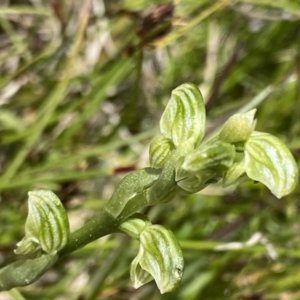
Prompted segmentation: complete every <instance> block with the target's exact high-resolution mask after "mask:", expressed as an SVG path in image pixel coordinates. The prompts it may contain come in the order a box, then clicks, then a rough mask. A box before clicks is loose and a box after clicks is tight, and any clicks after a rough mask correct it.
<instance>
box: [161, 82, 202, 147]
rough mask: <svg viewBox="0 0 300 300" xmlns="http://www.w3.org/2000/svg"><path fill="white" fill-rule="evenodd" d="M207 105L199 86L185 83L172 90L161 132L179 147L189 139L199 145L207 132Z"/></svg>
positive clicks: (163, 117) (162, 118)
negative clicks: (205, 105)
mask: <svg viewBox="0 0 300 300" xmlns="http://www.w3.org/2000/svg"><path fill="white" fill-rule="evenodd" d="M205 122H206V116H205V107H204V101H203V98H202V95H201V93H200V91H199V89H198V87H197V86H196V85H194V84H191V83H184V84H182V85H180V86H179V87H177V88H176V89H175V90H173V91H172V95H171V99H170V101H169V102H168V104H167V107H166V109H165V111H164V113H163V115H162V117H161V120H160V130H161V133H162V134H163V135H164V136H165V137H166V138H168V139H170V140H172V142H173V143H174V145H175V146H176V147H178V146H179V145H181V144H184V143H185V142H187V141H188V140H191V141H192V144H193V146H194V147H196V146H197V145H199V143H200V142H201V140H202V138H203V136H204V133H205Z"/></svg>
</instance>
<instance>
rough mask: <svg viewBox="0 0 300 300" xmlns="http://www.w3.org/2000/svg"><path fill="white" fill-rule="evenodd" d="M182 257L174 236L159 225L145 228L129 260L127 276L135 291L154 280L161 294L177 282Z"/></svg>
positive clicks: (181, 268) (177, 283) (169, 290)
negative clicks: (130, 260)
mask: <svg viewBox="0 0 300 300" xmlns="http://www.w3.org/2000/svg"><path fill="white" fill-rule="evenodd" d="M183 264H184V263H183V257H182V252H181V249H180V246H179V244H178V241H177V239H176V237H175V236H174V234H173V233H172V232H171V231H170V230H167V229H166V228H164V227H162V226H160V225H152V226H148V227H146V228H145V229H144V230H143V231H142V233H141V234H140V248H139V253H138V255H137V256H136V258H135V259H134V260H133V262H132V264H131V269H130V277H131V280H132V282H133V286H134V287H135V288H139V287H140V286H142V285H144V284H146V283H147V282H149V281H151V280H152V279H154V280H155V282H156V284H157V286H158V288H159V290H160V292H161V294H164V293H167V292H171V291H173V290H175V289H176V288H177V286H178V285H179V284H180V282H181V278H182V274H183Z"/></svg>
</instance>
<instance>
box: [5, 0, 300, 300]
mask: <svg viewBox="0 0 300 300" xmlns="http://www.w3.org/2000/svg"><path fill="white" fill-rule="evenodd" d="M0 4H1V5H0V172H1V176H0V177H1V178H0V196H1V198H0V266H4V265H6V264H8V263H9V262H12V261H14V260H15V259H16V256H15V255H14V253H13V249H14V248H15V247H16V243H17V242H18V241H19V240H21V238H22V237H23V234H24V222H25V219H26V215H27V192H28V191H30V190H34V189H38V188H46V189H50V190H52V191H54V192H55V193H56V194H57V195H58V196H59V197H60V199H61V201H62V202H63V204H64V205H65V207H66V209H67V211H68V214H69V218H70V224H71V228H72V230H74V229H76V228H78V227H80V226H81V225H82V224H83V223H84V222H86V221H87V220H89V219H91V218H92V217H93V216H95V215H97V210H99V209H100V208H101V207H102V206H103V205H104V204H105V203H106V201H108V199H109V197H110V196H111V194H112V193H113V191H114V189H115V188H116V186H117V185H118V183H119V182H120V180H121V178H122V177H124V176H125V175H126V174H127V173H128V172H130V171H133V170H135V169H137V168H142V167H145V166H148V165H149V163H148V145H149V142H150V141H151V139H152V138H153V137H154V136H155V135H156V134H157V133H158V123H159V119H160V116H161V114H162V112H163V110H164V107H165V105H166V103H167V101H168V99H169V97H170V93H171V91H172V89H174V88H175V87H177V86H178V85H180V84H182V83H184V82H193V83H195V84H197V85H198V86H199V88H200V90H201V92H202V94H203V96H204V99H205V102H206V108H207V114H208V117H207V118H208V122H207V138H209V137H211V136H212V135H213V134H214V133H216V132H217V130H218V129H219V128H220V126H221V125H222V123H223V122H224V121H225V120H226V119H227V118H228V117H229V116H231V115H232V114H234V113H237V112H241V111H248V110H250V109H252V108H254V107H257V108H258V111H257V115H256V116H257V119H258V122H257V126H256V129H257V130H258V131H263V132H268V133H271V134H273V135H276V136H277V137H279V138H280V139H281V140H282V141H284V142H285V143H286V145H287V146H288V147H289V148H290V149H291V151H292V153H293V154H294V156H295V158H296V160H297V162H298V165H299V158H300V2H299V1H298V0H277V1H273V0H220V1H212V0H177V1H174V2H168V1H159V0H157V1H146V0H123V1H122V0H115V1H109V0H86V1H78V0H73V1H71V0H49V1H46V0H11V1H10V0H1V1H0ZM299 194H300V191H299V188H297V189H296V191H295V192H294V193H293V194H291V195H290V196H288V197H285V198H284V199H280V200H278V199H276V198H275V197H274V196H273V195H272V194H271V193H270V192H269V191H268V190H267V189H266V188H265V187H264V186H263V185H261V184H259V183H258V184H254V183H253V182H251V181H247V182H244V183H242V184H240V185H238V186H236V187H230V188H227V189H223V188H222V187H221V186H220V185H215V186H211V187H209V188H206V189H205V190H203V191H202V192H201V193H197V194H195V195H191V196H188V197H187V196H183V195H178V196H177V197H176V198H175V199H174V200H173V201H171V202H170V203H167V204H161V205H157V206H155V207H151V208H148V209H147V211H146V213H147V215H148V216H149V217H150V219H151V220H152V222H153V223H157V224H161V225H164V226H166V227H167V228H170V229H171V230H172V231H173V232H174V233H175V235H176V236H177V237H178V239H179V240H180V243H181V245H182V249H183V253H184V258H185V265H186V267H185V273H184V277H183V281H182V284H181V286H180V287H179V288H178V290H177V291H175V292H173V293H171V294H166V295H163V296H161V295H160V294H159V291H158V289H157V288H156V285H155V283H149V284H147V285H145V286H144V287H142V288H140V289H138V290H135V289H134V288H132V287H131V283H130V277H129V267H130V263H131V261H132V260H133V258H134V257H135V256H136V254H137V252H138V243H137V242H136V241H132V240H130V239H128V238H126V237H124V236H122V235H117V234H115V235H112V236H108V237H104V238H102V239H100V240H97V241H95V242H93V243H91V244H89V245H87V246H86V247H84V248H83V249H81V250H78V251H76V252H74V253H72V254H70V255H68V256H66V257H64V258H63V259H61V260H59V261H58V262H57V263H56V264H55V266H54V267H53V268H52V269H51V270H50V271H49V272H47V273H46V274H45V275H44V276H43V277H42V278H41V279H40V280H38V281H37V282H36V283H34V284H32V285H30V286H28V287H25V288H20V289H19V292H20V294H19V295H17V296H15V297H20V298H11V297H12V295H11V294H9V293H7V292H2V293H0V299H1V300H5V299H22V297H21V295H23V297H24V299H57V300H63V299H66V300H73V299H74V300H80V299H82V300H85V299H99V300H104V299H116V300H127V299H132V300H142V299H150V300H151V299H153V300H156V299H166V300H167V299H173V300H174V299H177V300H182V299H187V300H190V299H191V300H194V299H195V300H196V299H205V300H219V299H236V300H291V299H295V300H296V299H300V218H299V211H300V205H299V203H300V202H299ZM233 242H236V243H237V244H230V243H233ZM227 243H229V244H227ZM243 243H246V244H243ZM224 244H225V247H222V248H221V249H220V248H217V249H219V250H217V249H216V247H217V246H220V245H224ZM233 246H235V247H238V248H239V249H238V250H233V249H232V247H233ZM221 250H222V251H221Z"/></svg>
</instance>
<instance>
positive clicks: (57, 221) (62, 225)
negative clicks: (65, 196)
mask: <svg viewBox="0 0 300 300" xmlns="http://www.w3.org/2000/svg"><path fill="white" fill-rule="evenodd" d="M28 195H29V199H28V217H27V220H26V224H25V238H24V239H23V240H22V241H21V242H20V243H18V244H17V245H18V248H17V249H16V250H15V253H16V254H27V253H29V252H28V251H30V248H32V251H30V252H34V251H36V249H34V247H30V245H29V246H28V245H27V244H28V243H29V244H30V241H32V242H33V243H37V244H39V246H40V247H41V249H42V250H43V251H45V252H46V253H55V252H57V251H59V250H61V249H62V248H63V247H64V246H65V245H66V244H67V241H68V238H69V233H70V229H69V221H68V216H67V213H66V211H65V209H64V207H63V205H62V203H61V202H60V200H59V198H58V197H57V196H56V195H55V194H54V193H53V192H51V191H47V190H37V191H32V192H29V193H28Z"/></svg>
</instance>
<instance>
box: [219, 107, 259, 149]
mask: <svg viewBox="0 0 300 300" xmlns="http://www.w3.org/2000/svg"><path fill="white" fill-rule="evenodd" d="M255 112H256V109H252V110H250V111H248V112H246V113H244V114H236V115H233V116H232V117H230V118H229V119H228V120H227V121H226V122H225V124H224V126H223V128H222V129H221V132H220V134H219V139H220V140H221V141H224V142H227V143H237V142H241V141H246V140H247V139H248V138H249V137H250V135H251V133H252V132H253V130H254V127H255V123H256V122H255V120H254V115H255Z"/></svg>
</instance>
